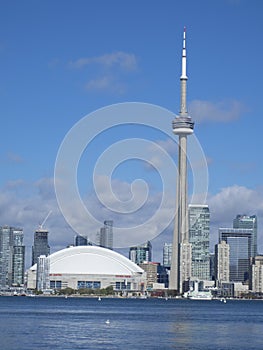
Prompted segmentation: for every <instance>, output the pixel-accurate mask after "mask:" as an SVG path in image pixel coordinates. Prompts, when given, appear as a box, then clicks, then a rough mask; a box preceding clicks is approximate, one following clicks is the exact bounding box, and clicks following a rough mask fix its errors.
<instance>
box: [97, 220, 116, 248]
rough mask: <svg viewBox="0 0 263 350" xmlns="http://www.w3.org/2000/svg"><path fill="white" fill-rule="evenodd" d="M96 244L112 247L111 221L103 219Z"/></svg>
mask: <svg viewBox="0 0 263 350" xmlns="http://www.w3.org/2000/svg"><path fill="white" fill-rule="evenodd" d="M98 245H99V246H100V247H104V248H108V249H113V221H112V220H105V221H104V226H103V227H102V228H101V229H100V232H99V236H98Z"/></svg>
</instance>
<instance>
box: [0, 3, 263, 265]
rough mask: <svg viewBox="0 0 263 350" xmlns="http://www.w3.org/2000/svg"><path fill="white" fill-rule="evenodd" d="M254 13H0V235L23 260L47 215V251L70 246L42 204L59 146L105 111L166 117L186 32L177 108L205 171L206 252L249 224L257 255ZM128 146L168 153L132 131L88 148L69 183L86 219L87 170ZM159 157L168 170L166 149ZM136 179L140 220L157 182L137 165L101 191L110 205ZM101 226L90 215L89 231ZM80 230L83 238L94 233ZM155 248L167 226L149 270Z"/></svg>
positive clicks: (262, 189) (116, 8) (210, 8)
mask: <svg viewBox="0 0 263 350" xmlns="http://www.w3.org/2000/svg"><path fill="white" fill-rule="evenodd" d="M262 10H263V3H262V1H260V0H252V1H248V0H218V1H217V0H214V1H209V0H207V1H205V0H200V1H195V0H192V1H191V0H189V1H187V0H186V1H172V0H166V1H146V0H142V1H137V0H135V1H129V0H127V1H115V0H112V1H106V0H99V1H95V0H89V1H81V0H78V1H70V0H68V1H49V0H47V1H23V2H21V1H9V2H5V3H2V6H1V13H0V28H1V30H0V62H1V65H0V67H1V68H0V69H1V74H0V76H1V79H0V99H1V103H0V115H1V121H2V123H1V124H2V130H1V131H2V132H1V144H0V145H1V148H0V159H1V165H2V166H1V170H2V171H1V173H0V186H1V194H0V224H1V225H4V224H8V225H20V226H22V227H24V231H25V242H26V246H27V247H28V249H27V250H28V254H29V255H30V246H31V245H32V241H33V232H34V230H35V228H36V227H37V225H38V224H39V223H40V222H41V221H42V220H43V219H44V218H45V216H46V215H47V213H48V212H49V211H50V210H52V214H51V215H50V217H49V218H48V220H47V222H46V226H47V227H48V228H49V230H50V244H51V246H52V249H53V251H55V250H57V249H60V248H62V247H64V246H65V245H67V244H68V243H71V242H72V239H73V238H72V237H73V236H74V232H73V230H72V229H71V228H70V227H69V225H68V224H67V222H66V221H65V220H64V219H63V217H62V215H61V214H60V210H59V208H58V206H57V201H56V198H55V195H54V185H53V177H54V167H55V161H56V157H57V153H58V150H59V147H60V145H61V142H62V141H63V139H64V137H65V135H66V134H67V133H68V132H69V130H70V129H71V128H72V127H74V125H75V124H76V123H77V122H79V121H80V120H81V119H82V118H83V117H84V116H86V115H88V114H90V113H92V112H94V111H96V110H98V109H100V108H103V107H106V106H108V105H112V104H116V103H123V102H143V103H149V104H154V105H157V106H160V107H163V108H165V109H168V110H170V111H172V112H173V113H178V111H179V104H180V80H179V77H180V69H181V48H182V32H183V28H184V26H186V28H187V71H188V77H189V79H188V107H189V111H190V112H191V116H192V118H193V119H194V120H195V136H196V138H197V139H198V141H199V142H200V145H201V147H202V149H203V151H204V154H205V157H206V159H207V163H208V172H209V187H208V193H207V203H208V204H209V206H210V210H211V246H212V248H213V244H214V243H215V242H216V240H217V230H218V228H219V227H222V226H231V225H232V220H233V218H234V216H235V215H236V214H239V213H247V214H248V215H252V214H257V215H258V219H259V246H260V251H261V252H262V250H263V247H262V245H263V237H262V235H263V230H262V225H263V223H262V222H263V221H262V219H263V196H262V194H263V186H262V179H263V167H262V164H261V149H263V144H262V143H263V138H262V136H261V130H262V126H263V125H262V124H263V122H262V116H263V106H262V96H261V95H262V81H263V69H262V62H263V46H262V34H263V25H262V18H261V17H262ZM96 118H97V117H96V116H95V117H94V119H92V123H93V124H94V125H96V123H99V120H98V121H96V120H97V119H96ZM164 122H165V123H166V122H167V121H166V119H165V118H164ZM170 136H171V137H173V135H172V130H171V135H170ZM129 137H137V138H140V139H141V138H143V139H149V140H152V141H154V140H155V141H156V142H157V143H158V144H159V145H163V146H164V148H165V149H166V150H167V151H168V152H169V147H170V146H171V143H170V141H169V140H168V139H167V136H165V135H163V134H158V133H157V132H155V131H153V130H149V129H148V128H147V127H146V128H144V127H142V126H138V125H137V126H136V125H135V126H133V127H132V128H130V127H122V128H121V127H119V128H114V129H113V130H111V131H110V132H105V133H104V134H101V135H100V136H97V138H96V139H95V140H94V142H93V144H90V145H89V146H88V147H87V149H86V151H85V153H84V154H83V155H82V158H81V162H80V167H79V174H78V179H79V186H80V192H81V195H82V196H83V198H84V201H85V202H86V203H89V205H90V206H91V207H93V209H94V210H95V211H96V208H97V210H98V211H100V209H101V207H100V205H99V204H98V203H97V202H96V203H97V204H96V205H95V202H93V200H94V193H92V187H93V185H92V181H91V180H92V174H93V167H94V164H95V163H96V159H97V157H98V156H99V154H100V152H103V149H107V147H109V145H111V143H114V142H117V141H118V140H122V139H127V138H129ZM170 151H171V154H173V156H174V159H175V161H176V151H175V148H174V145H172V146H171V147H170ZM100 175H101V176H103V174H100ZM136 178H143V179H144V180H145V181H146V182H147V183H148V186H149V189H150V192H149V193H150V197H149V208H150V209H149V212H148V214H149V213H151V212H152V211H153V208H155V207H156V206H157V205H158V204H157V200H158V198H159V197H160V191H161V184H160V177H159V175H158V172H156V171H151V170H149V168H148V169H147V166H145V164H144V165H143V164H142V161H136V160H133V161H131V162H130V163H129V162H126V163H123V164H121V165H120V166H119V167H117V168H116V169H115V171H114V173H113V180H114V185H113V187H114V186H115V188H116V191H117V192H116V193H118V194H119V195H120V196H121V195H123V194H124V193H130V183H131V182H132V181H134V179H136ZM99 180H100V181H101V182H100V186H101V190H102V191H103V184H104V181H103V178H99ZM104 180H105V179H104ZM138 192H140V190H138ZM104 193H106V194H107V191H104ZM171 193H173V189H171ZM125 200H127V199H125ZM171 203H172V195H171ZM171 205H172V204H171ZM146 211H147V210H146ZM137 214H138V213H137ZM108 215H109V214H107V212H106V211H105V212H104V211H101V212H100V215H99V218H98V220H99V221H100V220H103V219H108V217H105V216H108ZM103 216H104V217H103ZM143 216H144V214H143V215H142V216H139V217H140V220H142V217H143ZM75 220H76V221H78V220H79V221H81V217H80V218H75ZM118 220H119V221H120V222H119V224H120V226H122V225H123V223H124V222H128V221H129V222H130V223H131V224H132V223H136V222H137V223H138V220H139V219H138V215H135V214H134V215H130V216H129V217H126V218H125V217H123V218H120V217H119V219H118V215H114V221H115V222H116V223H117V222H118ZM164 220H165V219H164ZM121 222H122V224H121ZM78 225H80V222H78ZM81 225H83V222H82V224H81ZM85 225H86V228H85V229H86V230H87V232H88V233H89V232H91V231H92V232H93V233H94V232H95V231H96V230H97V229H99V226H98V228H96V227H95V226H94V227H93V226H89V223H88V222H85V224H84V226H85ZM156 225H157V224H156ZM149 230H151V228H149ZM93 233H92V234H93ZM143 237H144V236H143ZM145 237H148V236H147V234H146V236H145ZM163 241H171V225H170V227H168V229H167V230H166V231H165V232H164V233H163V234H162V235H161V236H160V237H158V238H156V239H155V240H154V241H153V243H154V249H155V251H156V253H155V258H156V260H160V256H161V255H160V250H161V249H160V247H162V243H163ZM211 250H212V249H211ZM157 251H158V252H159V253H158V252H157Z"/></svg>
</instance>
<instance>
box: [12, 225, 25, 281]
mask: <svg viewBox="0 0 263 350" xmlns="http://www.w3.org/2000/svg"><path fill="white" fill-rule="evenodd" d="M23 239H24V233H23V230H22V229H15V228H14V229H13V244H12V247H11V255H12V280H11V284H12V286H21V285H23V284H24V273H25V246H24V244H23Z"/></svg>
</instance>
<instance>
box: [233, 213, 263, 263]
mask: <svg viewBox="0 0 263 350" xmlns="http://www.w3.org/2000/svg"><path fill="white" fill-rule="evenodd" d="M233 228H246V229H252V230H253V235H252V247H251V254H252V255H251V257H254V256H256V255H257V250H258V247H257V217H256V215H251V216H248V215H237V216H236V218H235V219H234V220H233Z"/></svg>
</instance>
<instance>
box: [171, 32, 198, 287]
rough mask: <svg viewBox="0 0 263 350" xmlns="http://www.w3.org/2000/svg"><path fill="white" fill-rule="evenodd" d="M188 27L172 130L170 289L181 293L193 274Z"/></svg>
mask: <svg viewBox="0 0 263 350" xmlns="http://www.w3.org/2000/svg"><path fill="white" fill-rule="evenodd" d="M187 79H188V78H187V75H186V30H185V29H184V34H183V51H182V75H181V77H180V81H181V107H180V112H179V116H177V117H176V118H175V119H174V120H173V133H174V134H175V135H178V136H179V145H178V176H177V186H176V213H175V226H174V234H173V249H172V261H171V273H170V281H169V288H170V289H175V290H177V291H178V292H179V293H182V292H183V291H184V290H183V286H184V283H185V281H187V280H188V279H189V278H190V276H191V259H192V257H191V244H190V243H189V229H188V200H187V159H186V154H187V136H188V135H191V134H192V133H193V129H194V123H193V121H192V118H191V117H190V116H189V114H188V112H187V105H186V83H187Z"/></svg>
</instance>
